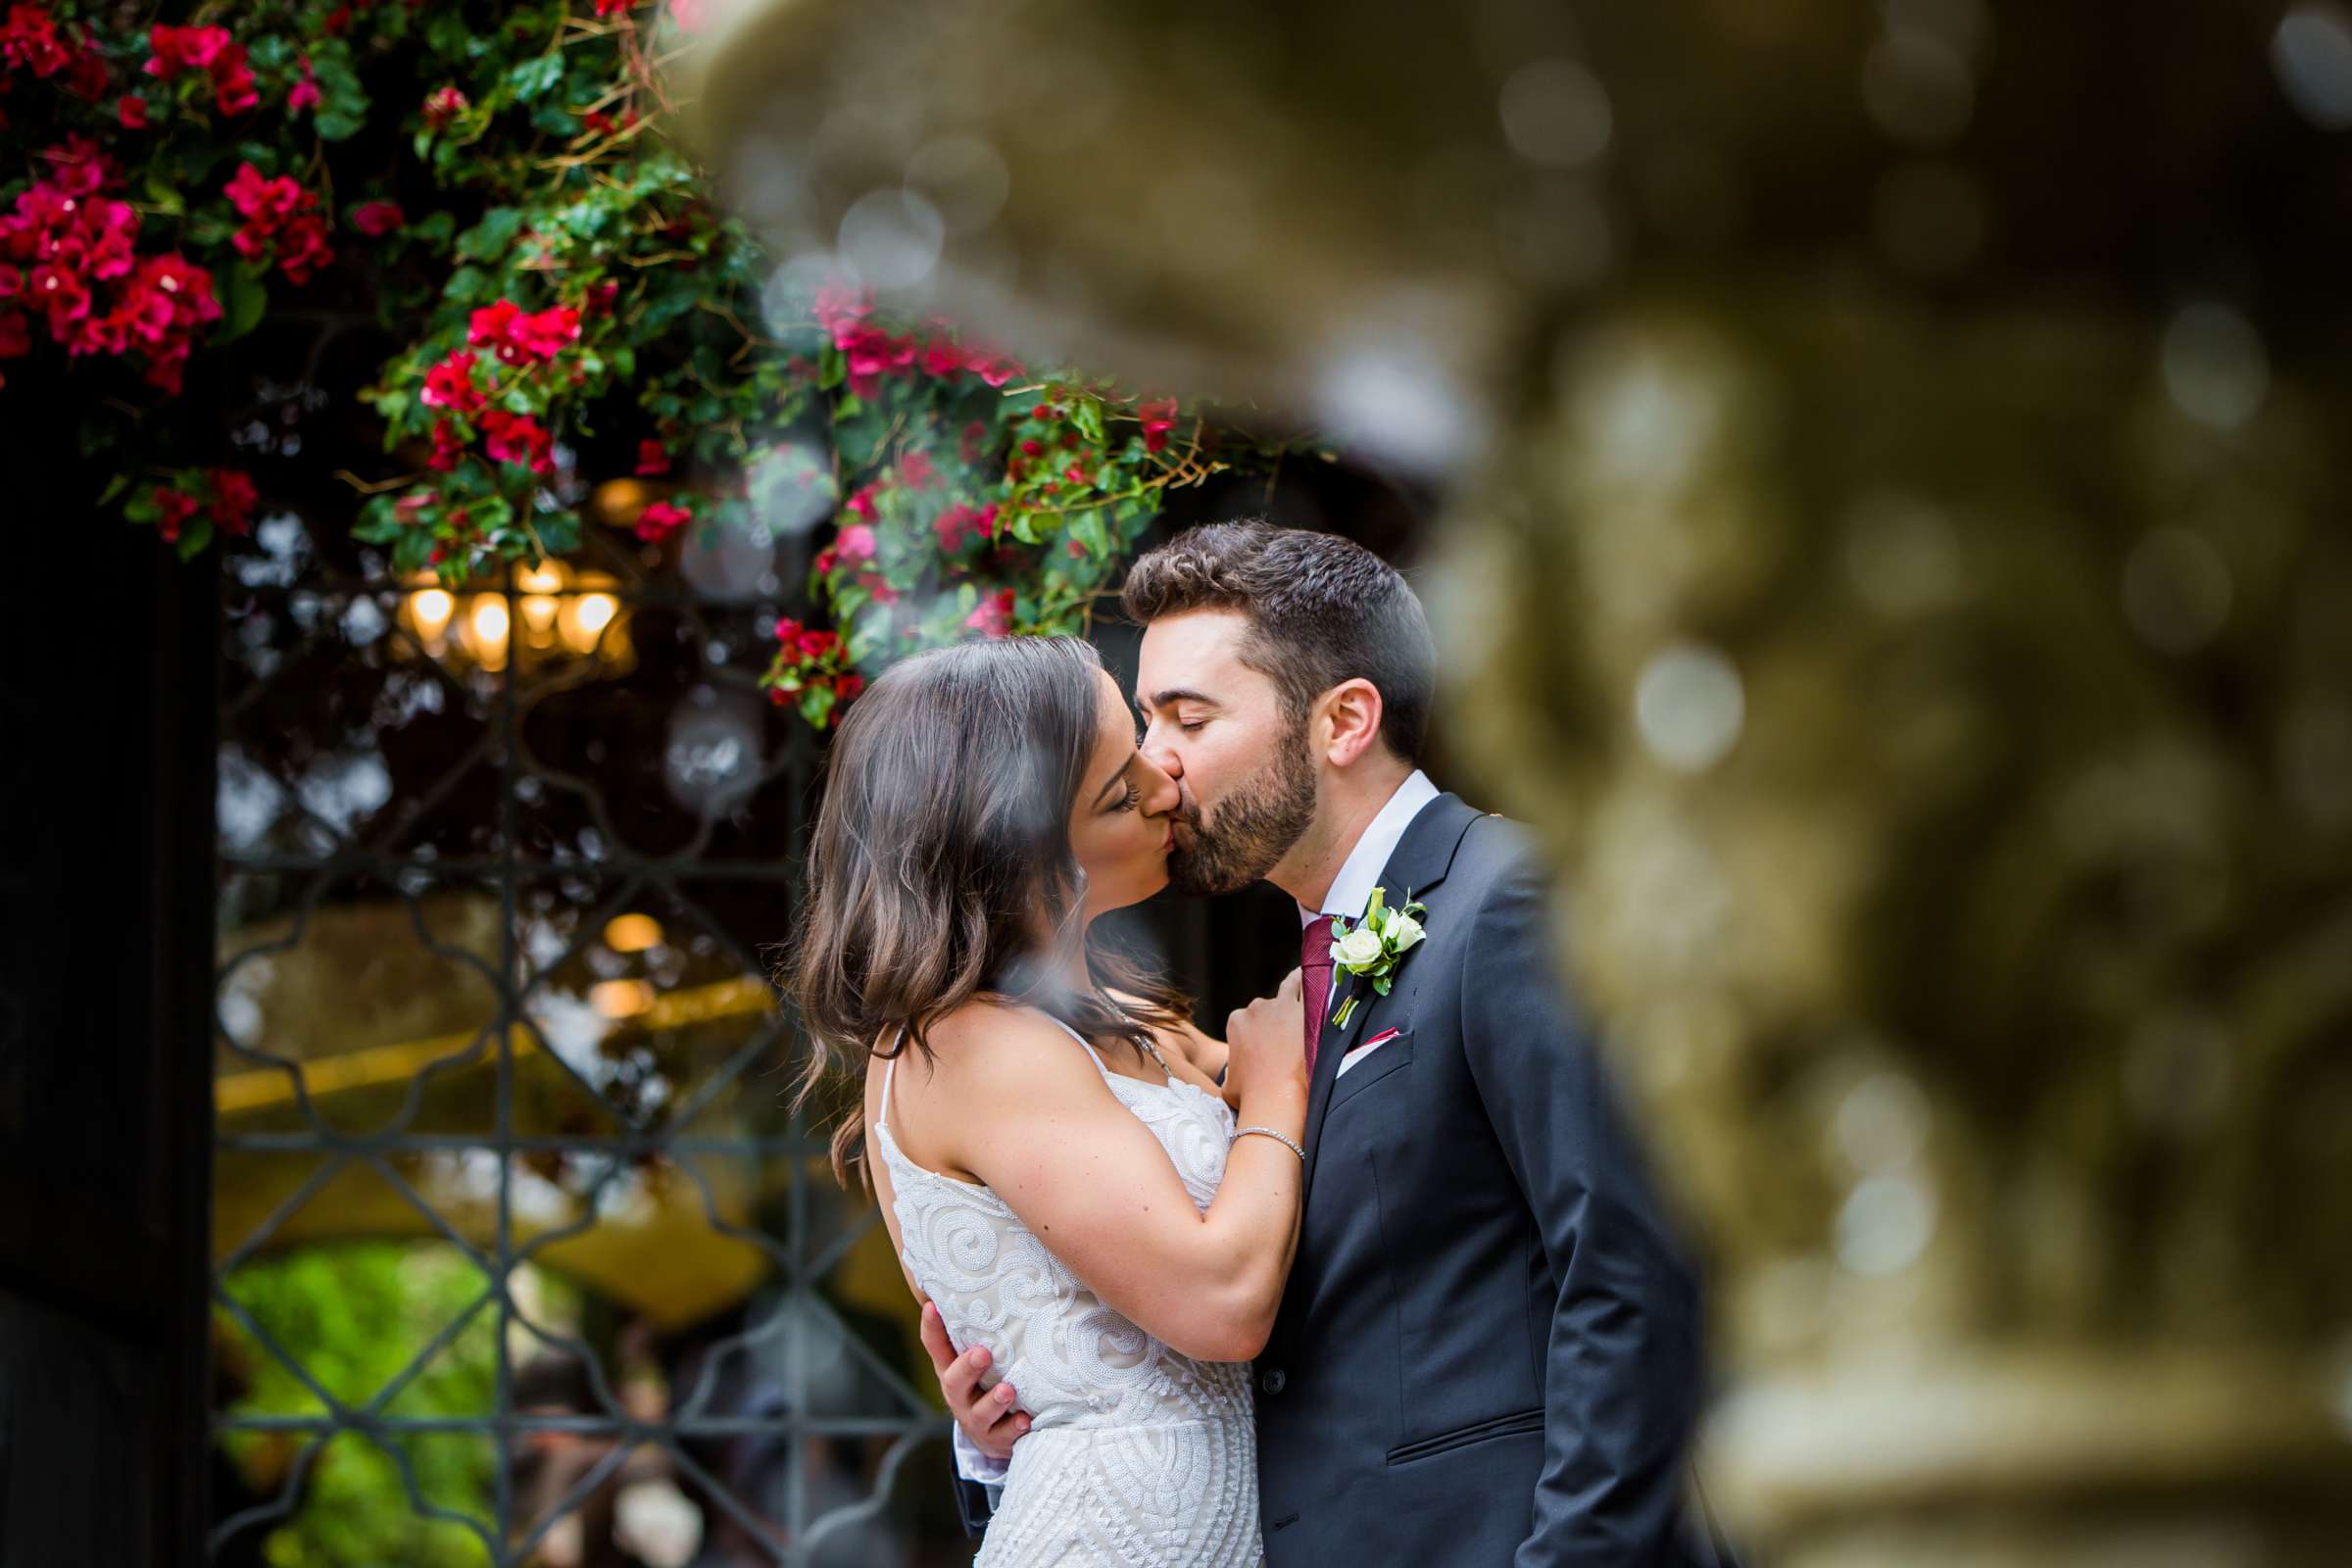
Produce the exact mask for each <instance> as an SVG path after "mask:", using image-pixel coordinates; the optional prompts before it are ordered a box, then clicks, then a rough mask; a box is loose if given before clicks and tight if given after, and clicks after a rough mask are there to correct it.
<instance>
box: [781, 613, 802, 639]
mask: <svg viewBox="0 0 2352 1568" xmlns="http://www.w3.org/2000/svg"><path fill="white" fill-rule="evenodd" d="M775 637H776V641H778V642H780V643H797V642H799V641H800V638H801V623H800V622H799V621H797V620H795V619H793V618H792V617H791V616H790V615H781V616H778V617H777V619H776V625H775Z"/></svg>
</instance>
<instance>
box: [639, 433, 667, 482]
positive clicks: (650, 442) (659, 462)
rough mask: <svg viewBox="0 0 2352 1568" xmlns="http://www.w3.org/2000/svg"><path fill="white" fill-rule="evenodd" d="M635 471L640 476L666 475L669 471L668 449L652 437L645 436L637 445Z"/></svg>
mask: <svg viewBox="0 0 2352 1568" xmlns="http://www.w3.org/2000/svg"><path fill="white" fill-rule="evenodd" d="M637 471H638V472H639V473H640V474H649V473H667V472H668V471H669V448H667V447H665V446H663V445H662V443H661V442H659V441H657V440H655V439H654V438H653V437H652V436H647V437H646V438H645V439H643V440H641V441H639V442H638V443H637Z"/></svg>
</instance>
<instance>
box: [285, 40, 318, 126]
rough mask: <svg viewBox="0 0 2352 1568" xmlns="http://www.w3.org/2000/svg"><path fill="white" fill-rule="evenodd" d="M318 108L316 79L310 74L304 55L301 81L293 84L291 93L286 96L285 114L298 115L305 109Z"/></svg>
mask: <svg viewBox="0 0 2352 1568" xmlns="http://www.w3.org/2000/svg"><path fill="white" fill-rule="evenodd" d="M318 107H319V78H318V77H317V76H314V75H312V74H311V62H310V57H309V56H307V55H306V56H304V57H303V61H302V79H301V80H300V81H298V82H296V83H295V84H294V89H293V91H291V92H289V93H287V94H286V113H288V114H290V115H299V114H301V113H302V112H303V111H304V110H305V109H316V108H318Z"/></svg>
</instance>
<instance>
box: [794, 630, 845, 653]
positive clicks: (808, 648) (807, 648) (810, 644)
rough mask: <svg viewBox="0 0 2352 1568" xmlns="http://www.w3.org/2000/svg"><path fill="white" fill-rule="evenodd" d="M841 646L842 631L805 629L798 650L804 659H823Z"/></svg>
mask: <svg viewBox="0 0 2352 1568" xmlns="http://www.w3.org/2000/svg"><path fill="white" fill-rule="evenodd" d="M840 647H841V633H839V632H833V631H805V632H803V633H801V637H800V643H799V647H798V649H797V650H796V651H797V652H798V653H799V654H800V656H801V657H802V658H803V659H823V658H825V657H826V656H828V655H830V654H832V653H833V652H834V651H835V650H837V649H839V648H840Z"/></svg>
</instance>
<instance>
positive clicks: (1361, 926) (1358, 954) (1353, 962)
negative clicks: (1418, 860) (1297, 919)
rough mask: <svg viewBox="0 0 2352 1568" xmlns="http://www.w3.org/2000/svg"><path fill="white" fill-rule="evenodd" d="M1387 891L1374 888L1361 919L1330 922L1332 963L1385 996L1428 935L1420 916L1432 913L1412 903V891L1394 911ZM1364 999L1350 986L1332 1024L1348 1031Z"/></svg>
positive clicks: (1333, 1016)
mask: <svg viewBox="0 0 2352 1568" xmlns="http://www.w3.org/2000/svg"><path fill="white" fill-rule="evenodd" d="M1388 899H1389V893H1388V889H1386V888H1374V889H1373V890H1372V902H1371V903H1370V904H1368V905H1366V906H1365V907H1364V917H1363V918H1362V919H1361V920H1355V921H1348V920H1334V921H1332V923H1331V961H1332V963H1333V964H1334V965H1336V966H1337V967H1339V968H1341V969H1343V970H1345V971H1347V973H1348V976H1349V977H1350V978H1352V979H1357V980H1365V981H1369V982H1370V983H1371V986H1372V989H1373V990H1374V991H1376V992H1378V993H1379V994H1380V995H1382V996H1384V997H1385V996H1387V995H1388V994H1389V987H1390V986H1391V985H1393V984H1395V983H1396V979H1397V965H1398V964H1400V963H1402V962H1403V961H1404V956H1405V954H1407V953H1408V952H1410V951H1411V950H1412V949H1413V948H1415V947H1417V946H1419V944H1420V942H1421V939H1422V938H1423V937H1424V936H1426V935H1427V934H1428V933H1427V932H1426V931H1425V930H1423V929H1422V925H1421V916H1423V915H1425V914H1427V913H1428V912H1429V911H1428V910H1427V909H1425V908H1423V907H1421V906H1420V905H1418V904H1415V903H1413V902H1411V895H1410V893H1409V892H1408V893H1407V895H1406V902H1405V903H1403V904H1401V905H1399V906H1397V907H1396V908H1394V909H1392V908H1390V907H1388ZM1362 997H1363V992H1362V991H1361V990H1360V989H1358V988H1356V987H1353V986H1350V987H1349V988H1348V995H1347V997H1346V998H1345V999H1343V1000H1342V1001H1341V1003H1340V1005H1339V1010H1338V1011H1336V1012H1334V1013H1333V1014H1332V1015H1331V1021H1332V1022H1333V1023H1334V1024H1337V1025H1338V1026H1339V1027H1340V1028H1343V1029H1345V1028H1347V1027H1348V1018H1349V1017H1351V1016H1352V1015H1353V1014H1354V1012H1355V1005H1356V1003H1357V1002H1359V1001H1361V1000H1362Z"/></svg>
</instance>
